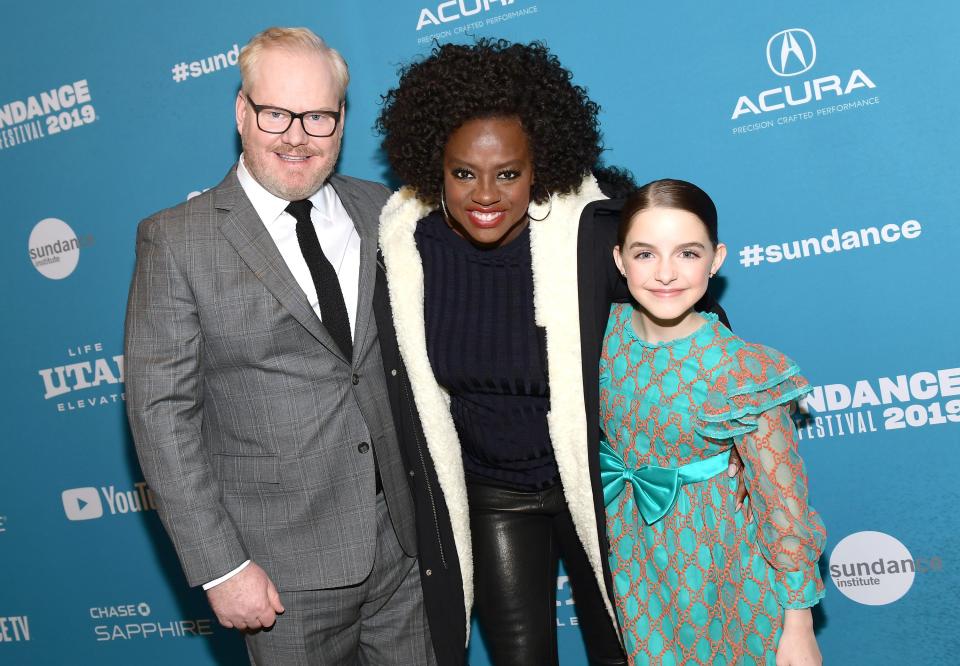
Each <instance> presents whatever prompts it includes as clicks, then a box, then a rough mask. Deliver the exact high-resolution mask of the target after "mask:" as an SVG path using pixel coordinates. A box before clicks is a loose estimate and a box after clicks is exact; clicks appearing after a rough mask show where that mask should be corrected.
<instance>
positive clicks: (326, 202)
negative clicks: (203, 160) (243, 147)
mask: <svg viewBox="0 0 960 666" xmlns="http://www.w3.org/2000/svg"><path fill="white" fill-rule="evenodd" d="M237 180H239V181H240V187H242V188H243V191H244V193H245V194H246V195H247V198H248V199H250V203H251V204H253V209H254V210H255V211H257V215H259V216H260V220H261V221H262V222H263V224H264V226H266V227H268V228H269V227H270V226H271V225H273V224H276V222H277V221H278V220H279V219H280V216H281V215H283V213H284V212H285V211H286V208H287V206H288V205H289V204H290V202H289V201H287V200H285V199H281V198H280V197H278V196H276V195H274V194H272V193H270V192H268V191H267V189H266V188H265V187H264V186H263V185H261V184H260V183H259V182H257V179H256V178H254V177H253V175H252V174H251V173H250V171H249V170H248V169H247V166H246V164H244V162H243V155H242V154H241V155H240V160H239V162H238V163H237ZM309 199H310V201H311V202H312V203H313V211H314V212H313V216H312V217H313V220H314V222H316V220H317V217H316V215H317V214H319V215H320V216H321V217H323V218H326V219H330V218H331V211H334V210H336V208H335V206H336V203H337V193H336V191H335V190H334V189H333V186H332V185H331V184H330V182H329V181H328V182H325V183H324V184H323V186H322V187H321V188H320V189H319V190H317V191H316V192H314V193H313V195H311V196H310V197H309Z"/></svg>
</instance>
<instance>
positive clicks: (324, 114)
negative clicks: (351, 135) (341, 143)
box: [244, 93, 340, 137]
mask: <svg viewBox="0 0 960 666" xmlns="http://www.w3.org/2000/svg"><path fill="white" fill-rule="evenodd" d="M244 96H246V98H247V101H248V102H250V106H252V107H253V110H254V111H255V112H256V114H257V127H259V128H260V131H261V132H266V133H267V134H283V133H284V132H286V131H287V130H288V129H290V125H292V124H293V121H294V120H295V119H299V120H300V126H301V127H303V131H304V132H306V133H307V134H309V135H310V136H316V137H325V136H330V135H332V134H333V133H334V132H335V131H337V123H339V122H340V112H339V111H323V110H320V111H304V112H303V113H294V112H293V111H290V110H289V109H281V108H280V107H276V106H263V105H262V104H257V103H256V102H254V101H253V98H252V97H250V95H248V94H247V93H244Z"/></svg>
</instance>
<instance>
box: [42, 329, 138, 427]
mask: <svg viewBox="0 0 960 666" xmlns="http://www.w3.org/2000/svg"><path fill="white" fill-rule="evenodd" d="M67 359H68V362H67V363H64V364H62V365H55V366H53V367H49V368H43V369H41V370H38V371H37V374H38V375H39V377H40V380H41V382H42V386H43V399H44V400H53V399H54V398H57V402H55V403H54V404H55V405H56V407H57V411H58V412H63V413H70V412H76V411H78V410H84V409H92V408H94V407H103V406H106V405H122V404H123V401H124V400H126V394H125V393H124V390H123V355H122V354H109V353H106V352H104V347H103V343H102V342H92V343H88V344H81V345H77V346H75V347H69V348H68V349H67ZM68 396H69V397H68Z"/></svg>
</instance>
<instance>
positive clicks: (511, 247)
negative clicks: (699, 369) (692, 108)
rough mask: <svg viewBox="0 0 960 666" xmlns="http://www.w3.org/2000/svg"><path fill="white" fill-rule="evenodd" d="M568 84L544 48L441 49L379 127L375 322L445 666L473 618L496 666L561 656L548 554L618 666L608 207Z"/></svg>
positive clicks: (595, 645) (601, 651)
mask: <svg viewBox="0 0 960 666" xmlns="http://www.w3.org/2000/svg"><path fill="white" fill-rule="evenodd" d="M570 79H571V75H570V73H569V72H568V71H567V70H566V69H564V68H563V67H562V66H561V65H560V63H559V62H558V61H557V59H556V58H555V57H554V56H552V55H550V53H549V52H548V51H547V49H546V48H545V47H544V46H543V45H540V44H530V45H519V44H509V43H507V42H503V41H498V42H494V41H488V40H480V41H478V42H477V43H476V44H474V45H471V46H461V45H450V44H448V45H444V46H440V47H437V48H435V49H434V51H433V53H432V54H431V55H430V56H429V57H428V58H426V59H425V60H423V61H420V62H417V63H414V64H413V65H410V66H409V67H407V68H406V69H405V70H404V71H403V72H402V74H401V79H400V83H399V85H398V87H397V88H395V89H393V90H391V91H389V92H388V93H387V95H386V96H385V104H384V108H383V111H382V113H381V115H380V118H379V120H378V128H379V129H380V131H381V132H382V133H383V135H384V142H383V143H384V148H385V150H386V153H387V156H388V158H389V160H390V163H391V166H392V167H393V170H394V171H395V172H396V174H397V175H398V176H399V177H400V178H401V179H402V180H403V181H404V182H406V183H407V184H408V186H407V187H404V188H402V189H401V190H400V191H398V192H397V193H395V194H394V195H393V197H391V199H390V200H389V201H388V203H387V205H386V206H385V207H384V210H383V213H382V215H381V233H380V249H381V252H382V255H383V260H384V261H383V268H384V270H383V271H382V272H381V275H380V278H381V279H380V281H379V284H378V288H380V289H385V290H388V291H389V296H390V304H391V306H392V318H393V324H394V326H393V330H391V328H390V324H389V322H388V321H387V319H388V318H387V316H386V315H387V313H385V312H381V313H379V316H378V320H377V323H378V328H379V334H380V339H381V344H382V345H383V349H384V359H385V367H386V368H388V370H387V374H388V380H391V382H390V385H391V389H392V395H391V399H392V400H393V407H394V411H395V417H396V420H397V427H398V429H399V432H400V435H401V441H402V442H403V443H404V446H405V447H406V455H407V460H408V464H409V474H410V477H409V478H410V480H411V482H412V484H413V489H414V497H415V501H416V504H417V513H418V515H417V519H418V521H417V523H418V533H419V547H420V552H419V557H420V566H421V574H422V581H423V586H424V596H425V602H426V607H427V613H428V617H429V620H430V629H431V634H432V638H433V642H434V646H435V648H436V651H437V657H438V660H439V663H441V664H458V663H462V662H463V659H464V646H465V645H466V642H467V639H468V635H469V621H470V614H471V610H472V609H473V608H475V609H476V611H477V614H478V620H479V623H480V626H481V629H482V631H483V633H484V642H485V644H486V646H487V649H488V654H489V655H490V658H491V660H492V661H493V663H494V664H496V665H498V666H499V665H501V664H518V665H525V664H537V665H540V664H551V663H556V661H557V649H556V620H555V609H556V605H555V594H556V569H557V562H558V559H559V557H561V556H562V558H563V560H564V563H565V568H566V570H567V573H568V575H569V576H570V580H571V585H572V587H573V592H574V596H575V598H576V602H577V615H578V622H579V624H580V626H581V630H582V633H583V636H584V640H585V643H586V647H587V653H588V657H589V659H590V660H591V663H595V664H621V663H625V660H624V656H623V653H622V648H621V645H620V638H619V631H618V628H617V624H616V619H615V615H614V612H613V607H612V605H611V602H610V599H611V595H610V594H609V592H608V590H609V589H610V588H609V585H610V577H609V570H608V568H607V565H606V549H607V545H606V536H605V527H604V510H603V503H602V496H601V494H600V488H599V469H598V458H597V453H598V450H599V442H598V432H599V427H598V399H599V398H598V369H597V368H598V365H597V364H598V358H599V350H600V341H601V339H602V334H603V330H604V326H605V324H606V320H607V314H608V311H609V307H610V303H611V302H612V301H613V300H616V299H618V298H619V299H621V300H622V299H624V298H625V297H626V295H627V293H626V290H625V286H624V284H623V283H622V281H621V278H620V275H619V273H618V272H617V270H616V268H615V266H614V265H613V262H612V249H613V246H614V245H615V244H616V228H617V222H618V219H617V212H618V210H619V204H618V202H615V201H608V200H607V199H606V196H605V195H604V193H603V192H602V190H601V188H600V186H599V185H598V183H597V180H596V178H595V177H594V175H593V174H592V173H591V171H592V167H593V166H594V164H595V163H596V162H597V159H598V157H599V153H600V136H599V131H598V125H597V117H596V116H597V111H598V107H597V105H596V104H594V103H593V102H591V101H590V100H589V98H588V97H587V95H586V92H585V91H584V90H583V89H582V88H580V87H578V86H574V85H573V84H572V83H571V80H570ZM394 342H396V347H394V346H393V345H394ZM397 354H399V356H401V357H402V364H401V363H396V364H392V363H391V362H390V359H391V358H396V356H397ZM474 599H475V600H476V603H475V604H474Z"/></svg>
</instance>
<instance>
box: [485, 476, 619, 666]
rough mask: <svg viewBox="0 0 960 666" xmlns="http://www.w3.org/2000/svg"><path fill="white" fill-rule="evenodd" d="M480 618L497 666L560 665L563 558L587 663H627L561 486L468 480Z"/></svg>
mask: <svg viewBox="0 0 960 666" xmlns="http://www.w3.org/2000/svg"><path fill="white" fill-rule="evenodd" d="M467 492H468V495H469V499H470V526H471V531H472V533H473V562H474V589H475V590H476V594H475V597H476V599H475V605H474V608H475V610H476V613H477V619H478V621H479V623H480V630H481V632H482V633H483V642H484V645H485V646H486V648H487V654H488V655H489V657H490V661H491V663H493V664H494V666H550V665H551V664H557V620H556V616H557V604H556V598H557V565H558V562H559V558H560V557H561V556H562V557H563V563H564V568H565V569H566V571H567V575H568V576H569V578H570V584H571V586H572V588H573V595H574V598H575V600H576V610H577V621H578V624H579V626H580V631H581V634H582V636H583V640H584V643H585V644H586V648H587V657H588V658H589V660H590V663H591V664H595V665H597V666H599V665H603V666H608V665H609V666H612V665H618V664H626V663H627V662H626V658H625V657H624V654H623V651H622V649H621V647H620V641H619V639H618V637H617V634H616V630H615V629H614V627H613V624H612V623H611V621H610V616H609V615H607V611H606V608H605V607H604V605H603V599H602V597H601V596H600V591H599V589H598V587H597V582H596V578H595V577H594V574H593V569H591V567H590V563H589V561H588V560H587V555H586V553H585V552H584V550H583V546H582V545H581V544H580V539H579V538H578V537H577V534H576V530H575V528H574V526H573V521H572V519H571V518H570V512H569V510H568V509H567V503H566V500H565V499H564V496H563V488H562V486H561V485H560V483H559V482H558V483H557V484H556V485H554V486H553V487H552V488H548V489H546V490H542V491H539V492H538V491H532V492H525V491H518V490H510V489H507V488H502V487H499V486H493V485H489V484H485V483H478V482H476V480H475V479H468V481H467Z"/></svg>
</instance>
